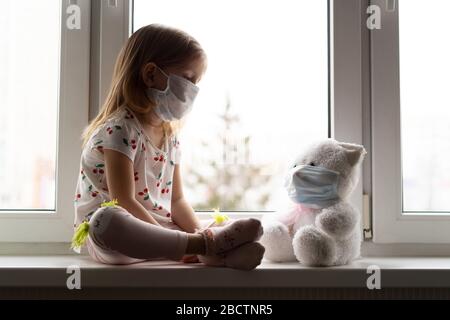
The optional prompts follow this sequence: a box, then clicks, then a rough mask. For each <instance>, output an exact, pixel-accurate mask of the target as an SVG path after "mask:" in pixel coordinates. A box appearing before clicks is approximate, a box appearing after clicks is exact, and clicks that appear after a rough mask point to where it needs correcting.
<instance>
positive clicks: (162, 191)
mask: <svg viewBox="0 0 450 320" xmlns="http://www.w3.org/2000/svg"><path fill="white" fill-rule="evenodd" d="M171 185H172V181H169V182H167V183H166V187H165V188H163V189H162V190H161V193H165V194H168V193H169V192H170V189H169V188H168V187H170V186H171Z"/></svg>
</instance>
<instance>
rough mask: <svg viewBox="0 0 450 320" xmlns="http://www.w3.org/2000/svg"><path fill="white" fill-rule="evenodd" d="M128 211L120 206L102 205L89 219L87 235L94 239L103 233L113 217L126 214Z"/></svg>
mask: <svg viewBox="0 0 450 320" xmlns="http://www.w3.org/2000/svg"><path fill="white" fill-rule="evenodd" d="M126 214H128V212H127V211H126V210H125V209H123V208H121V207H102V208H99V209H97V211H96V212H95V213H94V214H93V215H92V217H91V219H90V221H89V235H90V236H91V237H93V238H94V239H95V237H99V236H101V235H102V234H104V233H105V231H106V230H107V229H108V228H109V227H110V225H111V222H112V221H114V220H115V217H117V216H120V215H126Z"/></svg>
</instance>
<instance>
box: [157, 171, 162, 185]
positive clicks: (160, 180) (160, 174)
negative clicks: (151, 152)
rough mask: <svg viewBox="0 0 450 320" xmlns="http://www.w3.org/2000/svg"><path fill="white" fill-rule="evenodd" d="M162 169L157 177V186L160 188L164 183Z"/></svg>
mask: <svg viewBox="0 0 450 320" xmlns="http://www.w3.org/2000/svg"><path fill="white" fill-rule="evenodd" d="M161 177H162V171H161V172H160V173H159V174H158V177H157V178H156V187H157V188H159V187H160V186H161V184H162V178H161Z"/></svg>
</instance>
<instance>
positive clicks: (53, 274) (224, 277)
mask: <svg viewBox="0 0 450 320" xmlns="http://www.w3.org/2000/svg"><path fill="white" fill-rule="evenodd" d="M71 265H77V266H79V267H80V269H81V284H82V287H83V288H89V287H91V288H112V287H115V288H118V287H121V288H220V287H222V288H312V287H316V288H365V287H366V280H367V278H368V277H369V276H370V275H369V274H368V273H367V271H366V268H367V267H368V266H370V265H377V266H379V267H380V268H381V286H382V287H383V288H389V287H390V288H407V287H410V288H420V287H423V288H425V287H428V288H430V287H441V288H447V287H450V258H444V257H413V258H409V257H383V258H381V257H373V258H362V259H360V260H357V261H355V262H354V263H353V264H351V265H348V266H340V267H331V268H307V267H303V266H301V265H299V264H298V263H281V264H276V263H270V262H264V263H263V264H262V265H261V266H259V267H258V268H257V269H256V270H254V271H251V272H245V271H237V270H232V269H224V268H209V267H205V266H203V265H201V264H193V265H187V264H178V263H176V262H171V261H153V262H145V263H140V264H135V265H129V266H110V265H103V264H99V263H96V262H93V261H92V260H91V259H90V258H89V257H88V256H72V255H70V256H69V255H64V256H0V287H60V288H64V287H65V286H66V280H67V278H68V277H69V274H68V273H66V268H67V267H68V266H71Z"/></svg>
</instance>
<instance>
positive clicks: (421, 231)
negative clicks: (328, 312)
mask: <svg viewBox="0 0 450 320" xmlns="http://www.w3.org/2000/svg"><path fill="white" fill-rule="evenodd" d="M399 2H400V3H399ZM405 2H406V1H404V2H403V1H397V6H396V8H395V10H394V11H387V10H386V4H385V0H373V1H371V3H372V4H374V5H378V6H379V7H380V8H381V17H382V18H381V21H382V22H381V29H379V30H373V31H371V61H372V69H371V74H372V79H371V83H372V88H371V91H372V144H373V145H372V147H373V210H374V215H373V222H374V239H373V240H374V242H375V243H449V242H450V232H449V230H450V215H448V214H432V213H425V212H424V213H420V212H419V213H415V214H410V213H408V214H404V213H403V208H402V168H401V135H400V133H401V128H400V120H401V115H400V70H399V23H398V17H399V16H398V12H399V5H401V4H403V3H405ZM400 10H401V9H400Z"/></svg>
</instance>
